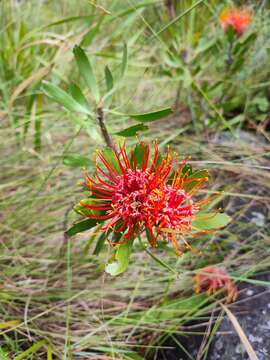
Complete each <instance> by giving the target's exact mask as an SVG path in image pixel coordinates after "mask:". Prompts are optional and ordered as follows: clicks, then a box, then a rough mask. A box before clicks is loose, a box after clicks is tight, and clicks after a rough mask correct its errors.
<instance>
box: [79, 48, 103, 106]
mask: <svg viewBox="0 0 270 360" xmlns="http://www.w3.org/2000/svg"><path fill="white" fill-rule="evenodd" d="M73 53H74V56H75V59H76V62H77V65H78V68H79V72H80V74H81V76H82V77H83V79H84V81H85V83H86V85H87V86H88V88H89V89H90V90H91V92H92V94H93V96H94V98H95V99H96V102H98V101H99V98H100V96H99V89H98V85H97V81H96V77H95V75H94V72H93V68H92V65H91V63H90V61H89V60H88V58H87V56H86V54H85V52H84V51H83V49H82V48H80V47H79V46H75V47H74V49H73Z"/></svg>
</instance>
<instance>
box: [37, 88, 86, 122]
mask: <svg viewBox="0 0 270 360" xmlns="http://www.w3.org/2000/svg"><path fill="white" fill-rule="evenodd" d="M42 89H43V91H44V93H45V94H46V95H47V96H48V97H50V98H51V99H53V100H54V101H56V102H58V103H59V104H61V105H63V106H64V107H65V108H66V109H67V110H69V111H71V112H79V113H83V114H88V115H90V114H91V113H90V111H89V110H88V109H87V108H85V107H83V106H82V105H80V104H79V103H78V102H77V101H76V100H74V99H73V97H72V96H70V95H69V94H68V93H66V92H65V91H64V90H62V89H60V87H58V86H57V85H54V84H52V83H49V82H47V81H43V86H42Z"/></svg>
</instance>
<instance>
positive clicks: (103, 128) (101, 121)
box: [97, 107, 113, 148]
mask: <svg viewBox="0 0 270 360" xmlns="http://www.w3.org/2000/svg"><path fill="white" fill-rule="evenodd" d="M97 121H98V124H99V127H100V130H101V134H102V136H103V139H104V141H105V143H106V145H107V146H108V147H110V148H113V142H112V139H111V137H110V135H109V133H108V130H107V128H106V125H105V122H104V112H103V109H102V107H98V108H97Z"/></svg>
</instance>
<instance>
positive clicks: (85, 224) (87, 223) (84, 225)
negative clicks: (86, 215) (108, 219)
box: [66, 219, 104, 237]
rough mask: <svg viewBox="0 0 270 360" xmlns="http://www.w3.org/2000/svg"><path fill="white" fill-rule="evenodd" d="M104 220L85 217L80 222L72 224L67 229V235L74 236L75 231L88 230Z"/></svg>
mask: <svg viewBox="0 0 270 360" xmlns="http://www.w3.org/2000/svg"><path fill="white" fill-rule="evenodd" d="M102 221H104V220H96V219H86V220H83V221H80V222H77V223H76V224H74V225H73V226H72V227H71V228H69V229H68V231H67V232H66V234H67V236H69V237H70V236H74V235H76V234H77V233H80V232H83V231H86V230H89V229H91V228H93V227H95V226H96V225H97V224H98V223H100V222H102Z"/></svg>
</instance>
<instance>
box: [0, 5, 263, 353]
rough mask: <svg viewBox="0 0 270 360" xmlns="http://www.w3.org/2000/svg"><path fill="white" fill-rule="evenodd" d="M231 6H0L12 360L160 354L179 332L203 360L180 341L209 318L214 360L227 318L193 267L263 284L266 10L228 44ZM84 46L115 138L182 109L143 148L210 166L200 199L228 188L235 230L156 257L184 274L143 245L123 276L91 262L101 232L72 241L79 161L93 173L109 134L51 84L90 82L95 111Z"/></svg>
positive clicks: (6, 324)
mask: <svg viewBox="0 0 270 360" xmlns="http://www.w3.org/2000/svg"><path fill="white" fill-rule="evenodd" d="M244 3H245V5H247V1H245V2H244ZM238 4H241V2H238ZM230 5H232V2H231V1H216V0H205V1H204V0H202V1H195V0H183V1H178V2H177V1H176V7H175V8H173V11H174V13H171V11H172V10H170V9H169V10H170V11H168V7H166V6H165V5H164V2H163V1H160V0H148V1H143V0H140V1H139V0H136V1H135V0H127V1H126V0H103V1H86V0H85V1H79V2H78V1H74V0H68V1H67V0H66V1H65V0H59V1H45V0H44V1H43V0H38V1H37V0H28V1H26V0H25V1H23V0H21V1H19V0H18V1H15V0H6V1H5V0H4V1H2V2H1V3H0V8H1V17H0V29H1V30H0V43H1V49H0V78H1V82H0V120H1V127H0V136H1V141H0V148H1V158H0V164H1V173H0V178H1V185H0V197H1V198H0V209H1V211H0V212H1V214H0V219H1V225H0V226H1V228H0V229H1V230H0V232H1V237H0V246H1V262H0V271H1V277H0V281H1V288H0V309H1V322H0V340H1V347H0V357H1V359H17V360H19V359H46V358H47V359H58V358H59V359H144V358H147V357H149V358H154V356H155V354H157V349H159V348H161V347H162V346H166V339H167V338H168V337H170V336H171V335H172V336H174V337H175V338H176V341H177V343H178V346H179V347H182V348H183V349H184V350H183V351H184V352H185V353H186V356H187V359H193V358H194V357H193V355H192V353H191V352H189V350H187V349H185V348H184V345H183V343H182V342H181V341H179V340H177V339H178V338H177V336H178V335H181V336H183V337H184V338H185V337H187V336H189V335H190V334H193V333H194V329H193V324H194V321H195V320H196V321H199V320H200V321H201V322H204V323H206V324H207V322H208V321H209V318H210V316H211V313H212V316H214V319H215V320H216V324H217V326H215V327H213V329H212V330H211V331H210V333H209V334H208V337H207V341H205V343H204V345H203V348H202V349H201V359H207V354H208V351H209V349H210V344H211V340H212V338H213V335H214V333H215V332H216V331H217V330H218V324H219V323H220V320H221V318H222V317H223V316H224V313H223V312H222V311H219V309H220V307H219V303H218V301H217V300H216V298H214V297H211V301H210V302H209V299H208V298H207V297H206V296H205V295H204V294H199V295H198V294H194V291H193V286H194V285H193V280H192V278H193V275H194V273H195V272H196V270H197V269H199V268H201V267H203V266H205V265H208V264H220V265H221V266H225V267H226V269H227V270H228V271H229V272H230V274H231V275H232V277H233V278H234V279H235V281H236V282H239V281H241V282H242V283H255V284H258V283H260V281H259V280H256V278H254V276H255V275H256V274H257V275H258V274H263V273H264V272H266V271H267V269H269V263H270V258H269V250H268V249H269V225H267V216H268V214H269V177H270V176H269V171H268V170H269V143H268V141H269V132H268V130H269V129H268V126H269V100H270V94H269V73H270V68H269V66H268V64H269V61H270V52H269V49H270V37H269V33H270V21H269V19H270V17H269V2H268V1H257V2H256V1H253V2H250V5H251V6H252V8H253V11H254V21H253V23H252V25H251V27H250V29H249V30H248V31H247V33H246V34H245V35H243V37H241V38H240V39H238V40H237V42H236V43H235V44H234V46H233V47H230V41H229V39H228V38H227V37H226V35H225V34H224V32H223V31H222V29H221V27H220V25H219V22H218V14H219V12H220V11H221V10H222V9H223V8H224V7H226V6H230ZM79 44H80V45H81V46H82V47H83V48H84V50H85V51H86V53H87V55H88V56H89V58H90V59H91V61H92V65H93V68H94V70H95V73H96V78H97V79H98V85H99V88H100V89H101V92H102V93H103V94H104V93H106V92H107V87H108V86H110V81H112V80H111V79H110V75H108V70H107V71H105V67H106V66H107V69H110V70H109V73H111V74H112V76H113V82H114V88H113V91H112V92H111V94H110V96H108V97H107V98H106V100H105V103H106V111H105V119H106V123H107V126H108V128H109V131H110V132H111V133H115V132H118V131H120V130H123V129H125V128H127V127H129V126H131V125H133V124H135V123H136V122H134V121H133V120H132V119H130V117H128V116H127V115H125V114H129V113H143V112H148V111H153V110H157V109H160V108H165V107H168V106H173V108H174V113H173V114H172V115H171V116H170V117H169V118H166V119H161V120H160V121H157V122H153V123H151V124H150V125H149V124H147V125H149V129H148V130H146V131H144V132H141V133H140V135H139V136H140V138H142V139H148V140H151V139H156V138H158V140H159V146H160V148H163V147H164V146H166V145H167V144H171V147H172V148H173V149H174V150H176V151H177V152H178V153H179V154H180V155H181V157H186V156H189V155H191V156H192V161H191V162H192V163H194V166H196V167H197V168H201V167H203V168H204V167H207V168H209V170H210V174H211V180H210V185H209V187H208V190H207V189H205V190H204V191H205V192H215V191H219V190H223V194H222V195H220V196H219V197H218V198H217V200H216V203H215V204H214V205H215V206H217V207H222V208H223V209H224V211H226V212H227V213H229V214H230V215H232V216H233V222H232V224H231V225H230V226H228V227H227V228H225V229H224V230H222V231H221V232H219V233H218V234H210V235H208V236H204V237H202V238H201V239H199V240H198V242H197V247H198V248H200V250H201V251H202V254H201V255H198V254H194V253H192V252H188V253H186V254H184V255H183V256H182V257H181V258H177V257H176V256H167V255H166V256H165V255H164V254H163V253H162V250H161V253H160V255H162V259H163V260H164V261H165V262H166V263H167V264H169V265H170V266H171V267H172V268H173V269H174V272H171V271H169V270H166V269H165V268H164V267H162V266H161V265H160V264H158V263H157V262H156V261H154V260H153V259H152V258H151V257H149V255H148V254H147V253H145V252H142V251H141V249H140V247H139V246H138V249H136V251H134V253H133V255H132V259H131V260H132V261H131V264H130V267H129V269H128V271H127V272H126V273H125V274H123V275H121V276H119V277H116V278H112V277H110V276H109V275H105V274H104V273H103V265H102V264H103V263H104V258H106V257H108V256H109V251H108V252H105V253H103V254H101V255H100V256H95V255H93V244H92V237H91V234H89V233H88V234H87V233H86V234H83V235H77V236H76V237H75V238H73V239H72V240H71V241H68V242H67V241H65V238H64V230H65V229H66V228H67V227H68V226H69V225H70V224H71V223H72V221H74V219H75V218H76V217H75V215H74V214H72V212H70V209H71V207H72V206H73V205H74V203H76V202H77V201H78V199H80V197H81V195H80V191H81V190H80V187H79V186H77V185H76V183H78V181H79V180H80V179H81V178H82V176H83V172H82V169H81V162H80V161H79V162H76V155H77V154H80V155H85V163H84V165H87V167H88V168H89V170H91V167H92V163H91V156H92V155H91V154H92V153H93V150H94V149H95V148H96V147H97V146H102V138H101V136H100V134H99V132H98V131H97V130H96V129H97V127H96V125H95V117H93V118H92V120H91V119H89V118H87V117H85V116H84V115H82V114H74V113H71V112H69V111H66V110H65V109H64V108H63V107H61V106H59V105H57V104H55V103H54V102H53V101H52V100H50V99H49V98H47V96H46V95H45V94H44V91H43V89H42V81H43V80H48V81H50V82H53V83H54V84H56V85H58V86H59V87H61V88H62V89H65V90H67V91H68V85H69V84H70V82H71V81H72V82H74V83H75V84H77V85H80V87H81V88H83V89H84V93H85V95H86V96H87V98H88V100H89V102H90V103H92V104H93V112H94V111H95V110H94V99H93V98H92V97H91V94H90V93H89V92H88V91H87V89H86V86H85V85H84V82H83V79H81V77H80V76H79V74H78V70H77V67H76V64H75V60H74V56H73V53H72V49H73V47H74V46H75V45H79ZM124 44H126V49H127V60H126V61H125V64H124V67H125V69H124V74H123V75H122V72H123V71H122V70H123V49H125V45H124ZM106 73H107V75H106ZM106 79H107V81H106ZM132 141H133V142H134V140H128V143H132ZM74 154H75V155H74ZM70 155H72V156H70ZM76 165H79V166H76ZM158 252H159V250H156V253H158ZM264 285H269V284H268V283H264ZM164 342H165V345H164ZM164 356H165V355H164Z"/></svg>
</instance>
